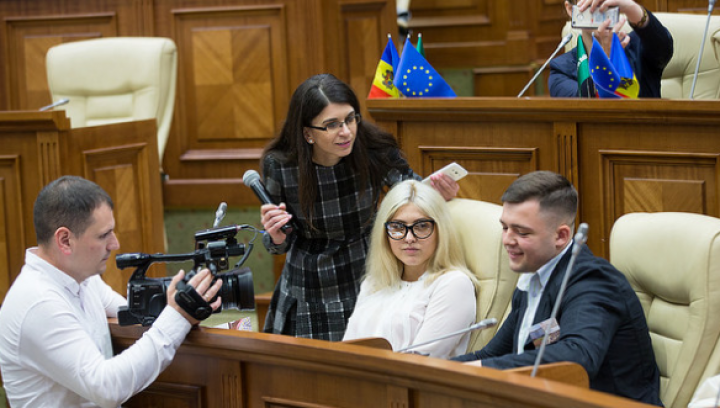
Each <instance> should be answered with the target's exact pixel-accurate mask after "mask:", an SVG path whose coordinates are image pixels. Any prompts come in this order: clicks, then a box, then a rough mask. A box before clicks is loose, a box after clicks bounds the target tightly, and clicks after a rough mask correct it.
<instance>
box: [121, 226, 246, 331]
mask: <svg viewBox="0 0 720 408" xmlns="http://www.w3.org/2000/svg"><path fill="white" fill-rule="evenodd" d="M242 229H250V230H255V233H256V235H255V236H256V237H257V230H256V229H255V227H252V226H249V225H230V226H226V227H220V228H211V229H206V230H202V231H198V232H196V233H195V251H194V252H191V253H186V254H167V255H166V254H153V255H150V254H145V253H140V252H136V253H129V254H118V255H117V256H116V257H115V263H116V264H117V267H118V268H119V269H124V268H128V267H131V266H132V267H136V269H135V272H133V274H132V276H131V277H130V280H129V281H128V290H127V300H128V305H127V306H121V307H120V309H119V310H118V323H119V324H120V325H121V326H126V325H130V324H142V325H143V326H149V325H151V324H152V323H153V322H154V321H155V319H157V317H158V316H159V315H160V312H162V310H163V308H165V305H166V304H167V296H166V294H167V288H168V286H170V281H171V280H172V277H167V278H148V277H146V276H145V274H146V273H147V270H148V268H149V267H150V265H151V264H152V263H154V262H180V261H187V260H192V261H193V262H194V266H193V268H192V269H191V270H190V272H188V273H187V274H186V276H185V281H188V280H190V278H192V276H194V275H195V274H196V273H197V272H199V271H200V270H201V269H202V268H208V269H209V270H210V272H211V273H212V274H213V276H214V277H215V278H216V279H221V280H222V287H221V289H220V290H219V291H218V294H217V296H220V297H221V298H222V305H221V306H220V307H219V308H218V309H217V310H216V311H215V313H217V312H220V311H221V310H222V309H223V308H225V309H238V310H253V309H255V291H254V289H253V280H252V273H251V272H250V268H247V267H245V268H242V269H240V266H242V264H243V263H244V262H245V260H246V259H247V257H248V255H249V254H250V252H251V251H252V247H253V244H252V241H254V238H253V240H251V241H250V242H249V243H248V250H247V251H245V245H243V244H239V243H238V242H237V240H236V239H235V235H236V234H237V233H238V231H240V230H242ZM243 254H244V256H243V257H242V259H240V261H238V262H237V264H235V267H234V268H233V270H231V271H229V272H225V273H220V272H221V271H224V270H227V269H229V264H228V258H230V257H231V256H241V255H243ZM217 296H216V297H215V298H213V299H212V300H211V301H210V302H209V303H212V302H214V301H215V299H216V298H217Z"/></svg>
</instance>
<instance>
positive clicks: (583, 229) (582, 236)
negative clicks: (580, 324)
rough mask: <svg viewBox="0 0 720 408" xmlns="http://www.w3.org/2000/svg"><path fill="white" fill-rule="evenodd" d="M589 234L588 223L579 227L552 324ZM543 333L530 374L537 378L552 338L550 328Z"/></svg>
mask: <svg viewBox="0 0 720 408" xmlns="http://www.w3.org/2000/svg"><path fill="white" fill-rule="evenodd" d="M587 234H588V225H587V224H586V223H582V224H580V226H579V227H578V232H577V234H575V237H574V238H573V241H574V242H573V247H572V253H571V254H570V262H568V266H567V268H566V269H565V276H563V280H562V283H561V284H560V290H559V291H558V295H557V299H556V300H555V304H554V305H553V309H552V312H550V318H549V319H548V320H549V321H551V322H552V321H555V318H556V317H557V314H558V310H560V303H562V298H563V295H564V294H565V287H566V286H567V283H568V280H569V279H570V273H571V272H572V268H573V266H574V265H575V260H576V259H577V257H578V255H579V254H580V251H581V250H582V246H583V245H584V244H585V243H586V242H587V239H588V235H587ZM543 331H544V332H545V333H544V334H543V339H542V343H540V350H539V351H538V353H537V357H535V364H534V365H533V370H532V373H531V374H530V376H531V377H535V375H536V374H537V370H538V366H540V362H541V361H542V357H543V354H545V347H546V346H547V341H548V337H550V336H549V335H548V327H543Z"/></svg>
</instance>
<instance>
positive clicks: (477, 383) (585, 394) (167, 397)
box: [110, 323, 648, 408]
mask: <svg viewBox="0 0 720 408" xmlns="http://www.w3.org/2000/svg"><path fill="white" fill-rule="evenodd" d="M145 330H146V329H145V328H143V327H141V326H125V327H120V326H118V325H117V324H115V323H111V324H110V331H111V334H112V337H113V346H114V350H115V353H120V352H122V351H123V350H124V349H125V348H127V347H129V346H130V345H131V344H133V343H134V342H135V340H136V339H138V338H139V337H140V336H142V334H143V333H144V331H145ZM578 367H579V366H578ZM580 369H581V368H580ZM565 372H567V373H572V372H573V370H572V369H571V370H568V371H565ZM574 372H575V373H577V371H574ZM582 374H585V373H584V370H583V371H582ZM559 377H562V375H561V376H559ZM579 377H582V375H579ZM584 380H585V381H586V380H587V376H586V375H585V378H584ZM582 381H583V378H579V383H582ZM123 406H125V407H225V408H235V407H243V408H260V407H264V408H290V407H294V408H330V407H338V408H340V407H342V408H360V407H363V408H364V407H368V408H382V407H386V408H411V407H412V408H415V407H417V408H423V407H426V408H434V407H466V408H471V407H472V408H479V407H547V408H550V407H552V408H566V407H568V408H569V407H596V408H600V407H607V408H610V407H613V408H623V407H626V408H640V407H648V405H645V404H640V403H637V402H634V401H630V400H628V399H625V398H619V397H615V396H612V395H609V394H605V393H600V392H596V391H592V390H589V389H587V388H586V387H581V386H575V385H568V384H566V383H561V382H556V381H552V380H548V379H544V378H531V377H529V376H527V375H524V374H522V373H513V372H506V371H499V370H494V369H490V368H481V367H474V366H468V365H465V364H461V363H458V362H454V361H448V360H442V359H436V358H428V357H423V356H419V355H410V354H398V353H394V352H392V351H388V350H384V349H379V348H374V347H365V346H360V345H355V344H345V343H331V342H327V341H321V340H311V339H299V338H294V337H290V336H281V335H274V334H265V333H255V332H242V331H237V330H226V329H209V328H199V329H194V330H192V331H191V332H190V334H189V335H188V337H187V339H186V340H185V342H184V344H183V345H182V346H181V347H180V349H179V350H178V352H177V354H176V356H175V359H174V361H173V362H172V364H170V366H168V368H167V369H166V370H165V371H163V372H162V373H161V374H160V376H159V377H158V379H157V380H156V381H155V382H154V383H153V384H151V385H150V386H149V387H148V388H147V389H146V390H144V391H143V392H141V393H139V394H138V395H136V396H135V397H133V398H131V399H130V400H129V401H127V402H126V403H125V404H123Z"/></svg>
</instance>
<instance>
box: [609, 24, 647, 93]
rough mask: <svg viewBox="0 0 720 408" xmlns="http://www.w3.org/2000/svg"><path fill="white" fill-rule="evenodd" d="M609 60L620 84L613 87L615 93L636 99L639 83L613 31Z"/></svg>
mask: <svg viewBox="0 0 720 408" xmlns="http://www.w3.org/2000/svg"><path fill="white" fill-rule="evenodd" d="M610 62H612V65H613V67H615V71H616V72H617V73H618V75H620V84H619V85H618V87H617V89H615V94H617V95H618V96H620V97H621V98H633V99H637V97H638V94H639V93H640V84H639V83H638V80H637V78H635V73H634V72H633V70H632V67H631V66H630V61H628V59H627V55H625V49H624V48H623V46H622V44H620V38H618V36H617V34H615V33H613V44H612V49H611V50H610Z"/></svg>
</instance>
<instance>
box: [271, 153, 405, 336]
mask: <svg viewBox="0 0 720 408" xmlns="http://www.w3.org/2000/svg"><path fill="white" fill-rule="evenodd" d="M398 157H400V155H399V152H398ZM399 160H403V161H404V159H399ZM406 168H407V169H408V170H407V171H406V173H405V174H392V175H388V177H386V180H393V181H399V180H404V179H408V178H415V179H419V176H417V175H415V173H413V171H412V170H410V169H409V167H407V166H406ZM314 169H315V171H316V172H317V179H318V183H319V186H318V196H317V198H316V201H315V206H314V219H313V220H314V225H315V229H311V228H310V227H309V225H308V223H307V219H306V218H305V217H304V216H303V214H302V211H301V209H300V198H299V194H298V166H297V165H286V164H282V163H281V162H280V161H278V160H276V159H275V158H273V156H272V155H268V156H267V157H266V158H265V161H264V163H263V178H264V182H265V188H266V189H267V191H268V193H269V194H270V196H271V198H272V199H273V201H274V202H276V203H281V202H282V203H285V204H286V205H287V210H288V212H290V213H291V214H292V215H293V218H292V222H293V224H294V227H295V228H294V232H293V233H291V234H290V235H288V238H287V239H286V241H285V243H283V244H282V245H274V244H273V243H272V241H271V240H270V239H269V238H270V237H269V235H265V236H264V239H263V242H264V243H265V246H266V248H267V249H268V251H269V252H270V253H276V254H279V253H284V252H286V251H287V254H286V258H285V266H284V267H283V271H282V274H281V276H280V279H279V280H278V283H277V285H276V286H275V291H274V293H273V296H272V300H271V302H270V308H269V310H268V315H267V317H266V319H265V328H264V331H265V332H268V333H278V334H288V335H292V336H296V337H308V338H314V339H323V340H330V341H340V340H342V337H343V334H344V333H345V327H346V324H347V321H348V319H349V318H350V315H351V314H352V311H353V309H354V307H355V301H356V299H357V295H358V293H359V291H360V281H361V279H362V277H363V275H364V272H365V257H366V254H367V249H368V243H369V236H370V230H371V229H372V220H374V216H375V211H376V207H377V200H375V201H373V194H372V190H371V188H370V187H368V188H367V191H365V194H364V195H361V194H360V192H359V187H358V181H357V179H356V177H355V174H354V173H353V172H352V168H351V167H350V166H349V165H348V164H347V163H346V161H345V160H340V162H339V163H338V164H336V165H335V166H332V167H325V166H321V165H317V164H315V165H314ZM388 184H390V182H389V181H388ZM375 196H377V194H376V195H375Z"/></svg>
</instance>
